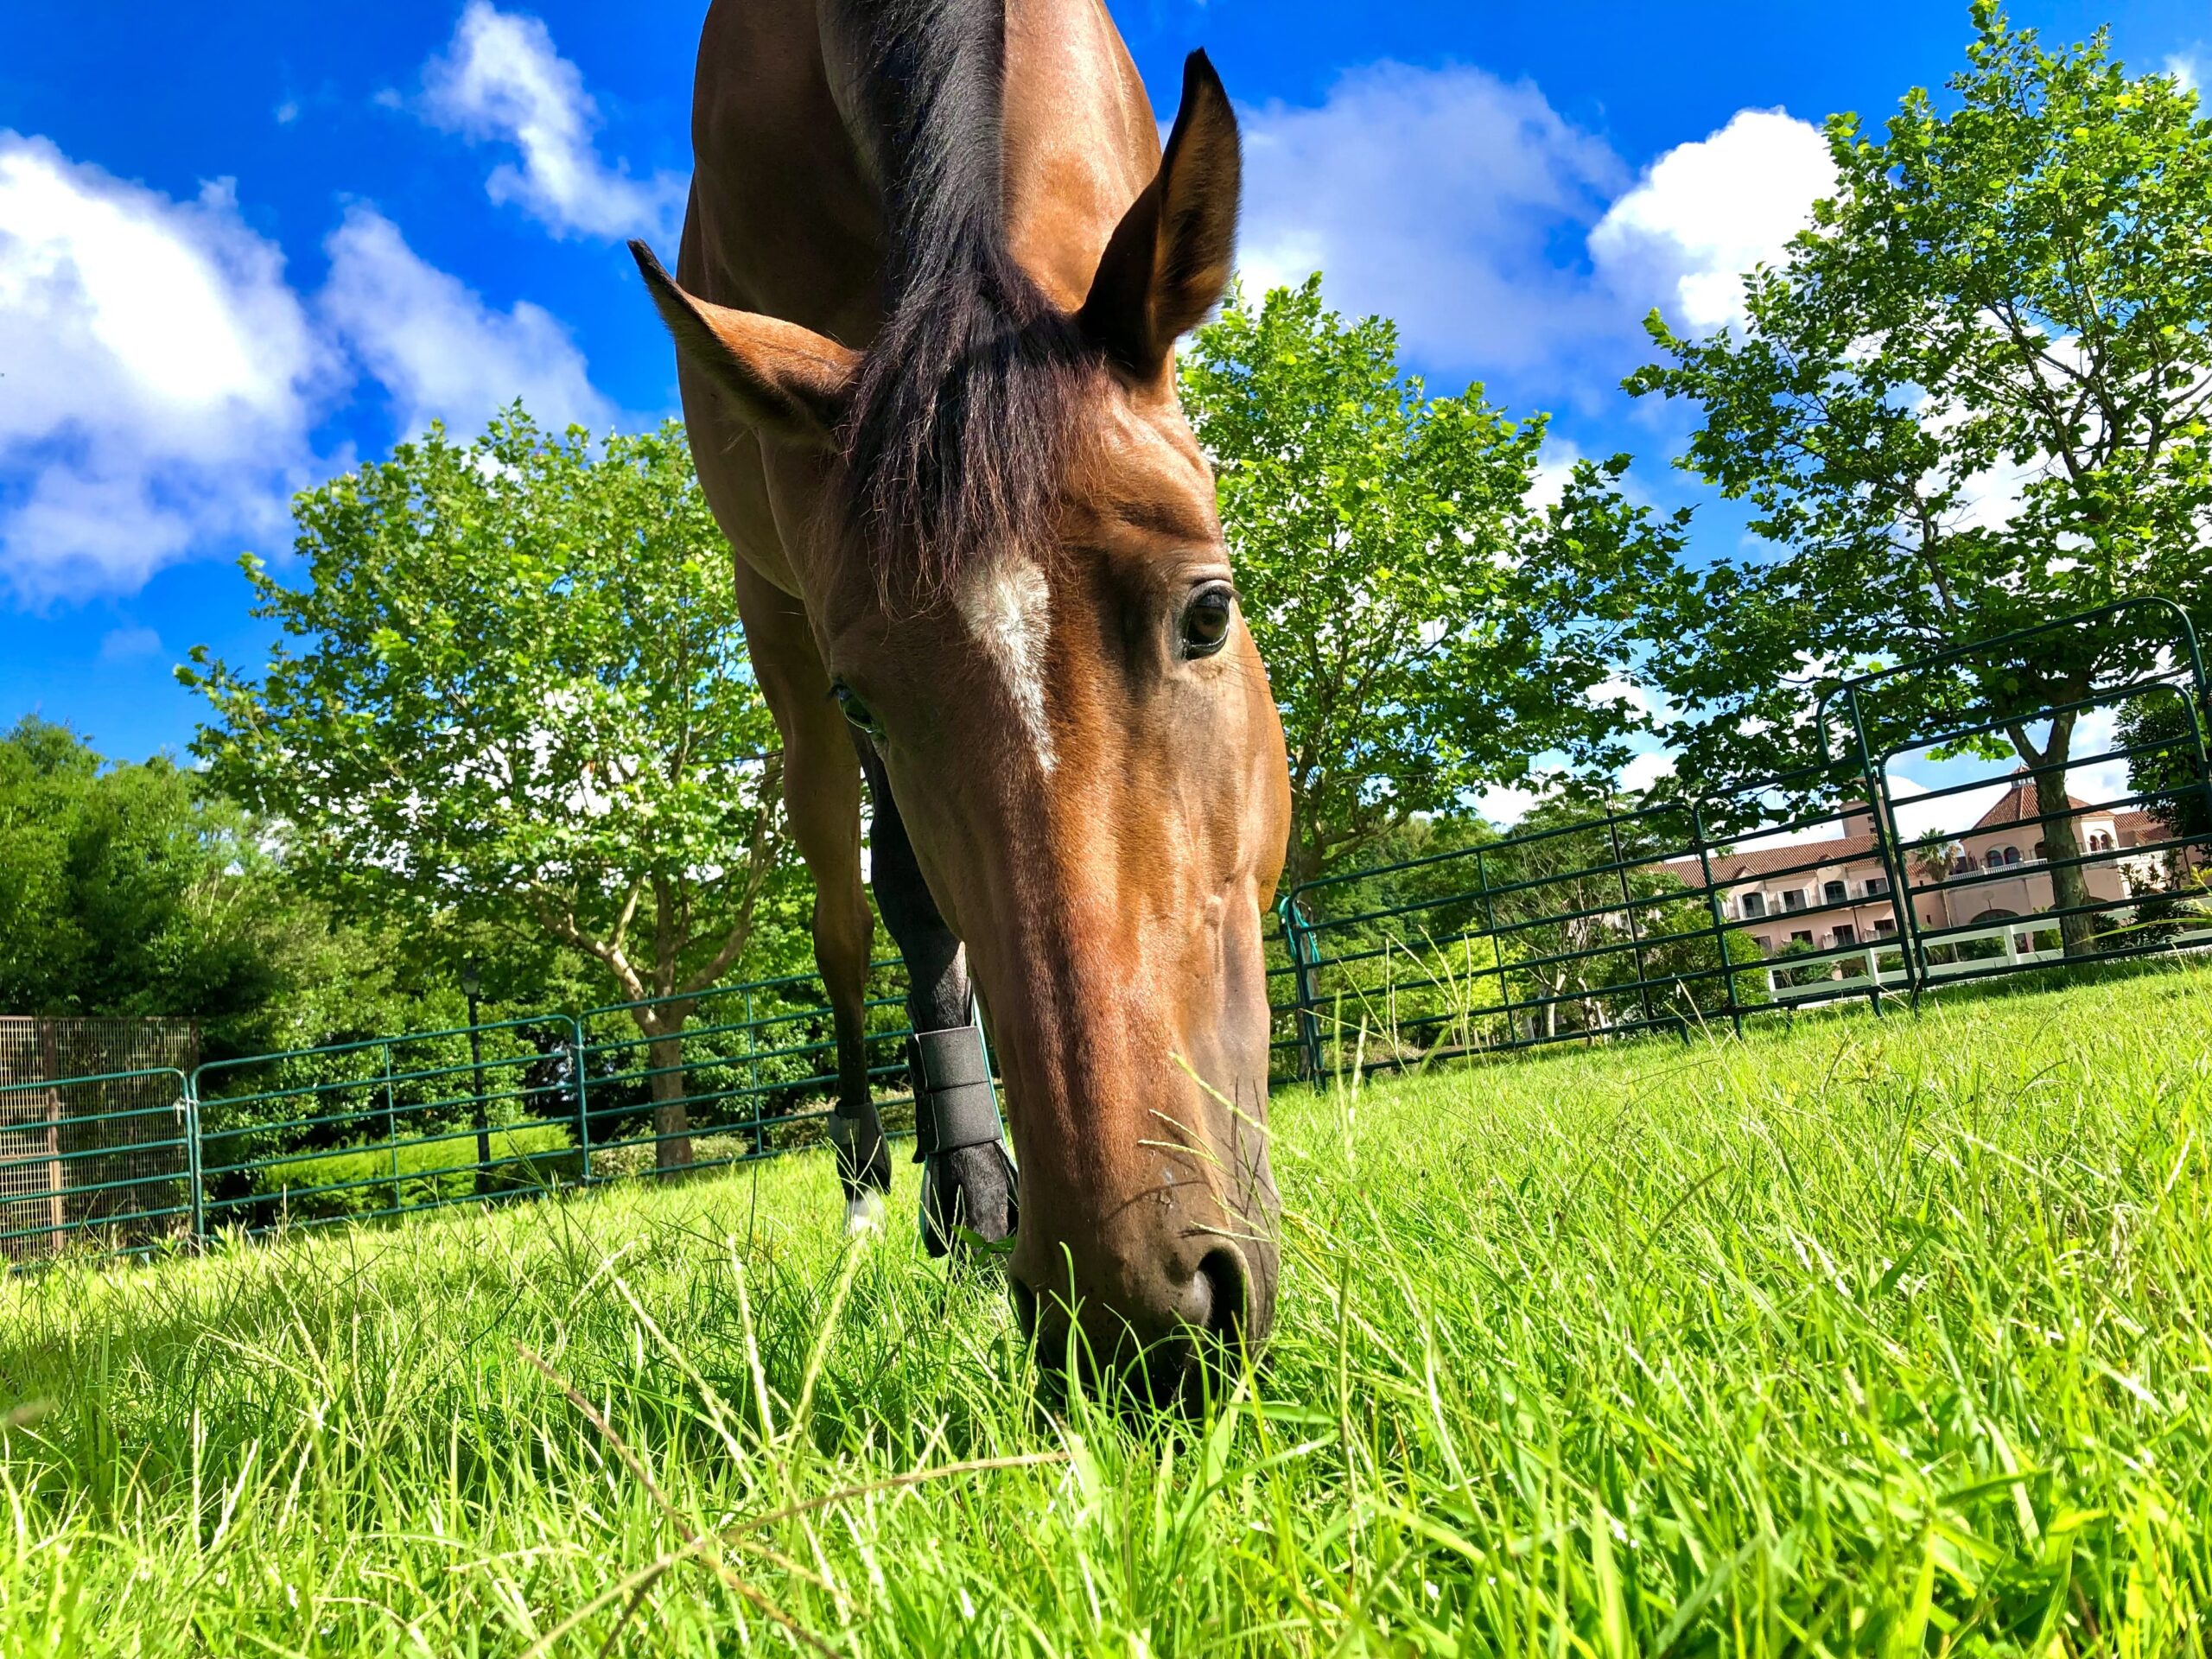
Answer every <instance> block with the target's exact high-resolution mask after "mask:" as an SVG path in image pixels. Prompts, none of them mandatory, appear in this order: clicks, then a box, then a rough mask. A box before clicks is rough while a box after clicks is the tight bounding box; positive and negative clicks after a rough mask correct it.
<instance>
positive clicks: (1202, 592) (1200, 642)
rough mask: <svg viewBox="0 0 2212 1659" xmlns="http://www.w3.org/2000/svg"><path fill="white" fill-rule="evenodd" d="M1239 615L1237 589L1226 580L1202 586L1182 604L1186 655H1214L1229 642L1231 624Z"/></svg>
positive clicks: (1184, 652) (1184, 651) (1184, 650)
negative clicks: (1237, 612) (1189, 600)
mask: <svg viewBox="0 0 2212 1659" xmlns="http://www.w3.org/2000/svg"><path fill="white" fill-rule="evenodd" d="M1235 619H1236V590H1235V589H1233V588H1230V585H1229V584H1228V583H1227V582H1208V583H1207V584H1206V585H1205V587H1203V588H1199V589H1198V592H1197V593H1195V594H1192V595H1191V602H1190V603H1189V604H1188V605H1186V606H1185V607H1183V654H1184V655H1185V657H1211V656H1212V655H1213V654H1214V652H1217V651H1219V650H1220V649H1221V648H1222V647H1223V646H1224V645H1227V644H1228V643H1229V625H1230V622H1232V621H1233V620H1235Z"/></svg>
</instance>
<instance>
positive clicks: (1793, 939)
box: [1789, 933, 1813, 944]
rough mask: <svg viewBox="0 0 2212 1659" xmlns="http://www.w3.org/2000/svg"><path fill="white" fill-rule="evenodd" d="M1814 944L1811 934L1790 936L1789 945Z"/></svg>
mask: <svg viewBox="0 0 2212 1659" xmlns="http://www.w3.org/2000/svg"><path fill="white" fill-rule="evenodd" d="M1812 942H1813V936H1812V935H1811V934H1810V933H1792V934H1791V935H1790V936H1789V943H1790V944H1811V943H1812Z"/></svg>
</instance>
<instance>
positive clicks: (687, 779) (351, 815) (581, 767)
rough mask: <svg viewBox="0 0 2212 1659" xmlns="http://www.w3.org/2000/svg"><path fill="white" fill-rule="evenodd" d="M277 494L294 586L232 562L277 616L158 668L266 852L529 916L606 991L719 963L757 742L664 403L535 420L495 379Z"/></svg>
mask: <svg viewBox="0 0 2212 1659" xmlns="http://www.w3.org/2000/svg"><path fill="white" fill-rule="evenodd" d="M295 514H296V519H297V522H298V526H299V536H298V540H297V542H296V555H297V556H298V558H299V559H300V560H301V561H302V563H303V564H304V567H305V575H306V578H307V580H306V582H305V584H304V585H303V586H302V587H299V588H291V587H287V586H286V585H284V584H283V582H280V581H279V580H277V577H276V576H275V575H272V574H271V573H270V571H269V569H267V567H265V566H264V565H263V564H262V563H260V562H259V561H257V560H255V559H252V558H251V557H249V558H247V559H246V560H245V561H243V562H242V568H243V569H244V570H245V575H246V579H247V581H248V582H251V584H252V586H253V588H254V592H255V595H256V599H257V607H256V609H257V614H258V615H261V616H264V617H269V618H271V619H273V620H276V621H277V623H278V624H279V625H280V626H281V628H282V630H283V635H284V638H285V639H286V641H287V642H289V644H288V646H287V647H286V648H283V649H280V650H278V651H277V652H275V653H274V654H273V655H272V656H271V658H270V661H269V663H268V664H267V665H266V668H265V670H264V673H263V674H262V676H261V677H260V678H259V679H257V680H254V679H249V678H247V677H245V676H244V675H242V674H239V673H238V672H235V671H232V669H231V668H230V667H229V666H228V665H226V664H222V663H220V662H213V661H210V660H209V659H208V658H207V656H206V654H205V653H204V652H194V657H193V661H192V664H190V665H189V666H188V667H187V668H185V669H183V670H181V671H180V677H181V678H182V679H183V681H184V682H185V683H187V684H188V685H190V686H193V687H194V688H195V689H197V690H200V692H201V693H203V694H204V695H205V696H207V699H208V702H209V704H210V707H211V709H213V714H214V715H215V722H214V723H213V725H211V726H209V727H207V728H203V729H202V731H201V734H200V738H199V739H198V740H197V741H196V742H195V744H194V750H195V753H198V754H200V756H201V757H202V758H203V759H204V760H206V761H207V764H208V767H209V771H210V773H211V775H212V776H213V779H215V781H216V782H217V783H218V784H219V785H220V786H221V787H222V788H224V789H226V790H227V791H231V792H232V793H233V794H235V795H236V796H237V797H238V798H240V799H242V800H244V801H245V802H247V803H248V804H251V806H252V807H253V808H254V809H255V810H257V811H259V812H262V813H264V814H266V815H268V816H269V817H272V818H274V819H276V820H277V821H279V822H281V823H283V825H284V826H285V842H286V853H285V856H286V860H287V862H288V864H289V867H290V868H291V869H292V870H293V871H294V873H295V874H297V875H298V876H299V877H300V878H301V879H302V880H304V881H306V882H307V883H308V885H309V886H310V887H313V888H315V889H316V890H317V891H319V892H321V893H324V894H326V895H327V896H328V897H329V898H330V899H333V900H334V902H335V903H337V904H338V905H339V906H340V908H341V909H343V910H346V911H347V912H354V913H365V914H371V915H376V916H381V917H385V918H391V919H394V920H397V921H399V922H401V923H403V924H404V925H407V926H409V927H410V928H416V929H422V928H446V927H453V926H468V925H494V926H499V927H504V928H506V929H509V930H513V931H526V932H536V933H540V934H543V935H546V936H550V937H551V938H554V939H556V940H558V941H559V942H561V943H563V944H568V945H569V946H572V947H574V948H575V949H578V950H584V951H586V952H588V953H589V954H590V955H592V956H594V957H597V958H598V959H599V960H600V961H601V963H602V964H603V965H604V966H605V967H606V968H607V970H608V971H609V973H610V974H611V975H612V976H613V978H614V980H615V982H616V983H617V985H618V986H619V987H620V989H621V990H622V991H623V992H624V993H625V994H626V995H632V996H645V995H667V994H669V993H671V992H674V991H678V990H683V989H689V988H696V983H703V982H708V980H710V979H711V978H712V977H714V976H718V975H719V974H720V973H721V971H722V969H726V968H727V967H728V965H729V963H730V962H731V961H732V960H733V959H734V955H735V953H736V951H738V950H741V949H742V947H743V944H744V941H745V938H746V937H747V932H748V931H749V929H750V926H751V924H752V919H753V912H754V908H755V906H756V904H757V901H758V899H759V898H760V893H761V890H762V887H763V884H764V883H765V882H766V880H767V878H768V877H769V875H770V874H772V872H773V870H774V868H775V867H776V865H777V861H778V859H779V854H780V847H781V839H780V830H779V808H780V800H779V794H780V789H779V778H780V771H779V757H778V756H777V755H776V753H774V751H775V745H776V737H775V731H774V727H773V725H772V722H771V721H770V720H769V718H768V715H767V711H766V707H765V705H764V704H763V703H762V702H761V700H760V696H759V692H758V690H757V688H756V687H755V686H754V684H753V678H752V672H751V668H750V664H749V663H748V662H747V658H746V654H745V648H744V643H743V637H742V634H741V631H740V628H739V624H738V619H737V613H736V599H735V594H734V590H733V588H732V585H731V582H730V575H729V567H728V556H729V555H728V549H727V546H726V544H725V543H723V542H722V540H721V533H720V531H718V530H717V529H716V527H715V523H714V521H713V518H711V516H710V515H709V512H708V511H707V508H706V505H705V503H704V501H703V500H702V498H701V496H700V493H699V489H698V485H697V481H696V478H695V477H694V475H693V473H692V469H691V461H690V452H689V449H688V448H687V447H686V445H685V442H684V438H683V431H682V429H681V428H680V427H679V426H677V424H676V423H669V424H668V425H666V426H664V427H663V428H661V429H659V430H658V431H655V432H650V433H645V434H641V435H635V436H619V435H618V436H612V437H609V438H607V439H606V440H604V441H603V442H598V441H594V440H593V439H592V438H590V437H589V435H587V434H585V433H583V432H582V431H581V430H578V429H570V430H569V432H568V433H567V434H566V435H563V436H562V437H560V438H557V439H556V438H555V437H553V436H551V435H548V434H545V433H543V432H541V431H540V430H539V429H537V426H536V425H535V424H534V423H531V420H530V419H529V417H528V416H526V415H525V414H524V413H523V412H522V410H521V409H520V408H519V406H518V407H517V408H515V409H513V410H510V411H508V412H507V413H506V414H505V415H503V416H499V418H498V419H496V420H495V421H494V422H493V423H492V425H491V427H490V429H488V430H487V431H486V433H485V434H484V435H483V436H482V437H480V438H479V439H477V440H476V441H475V442H472V443H467V444H461V443H456V442H454V441H453V440H452V439H451V438H450V437H449V436H448V435H447V434H446V432H445V431H444V430H443V429H442V428H438V427H433V428H432V429H431V430H430V431H429V433H428V434H427V435H425V436H424V437H423V438H422V439H420V440H418V441H416V442H408V443H403V444H401V445H400V446H399V447H398V448H396V449H395V450H394V451H393V452H392V454H391V458H390V459H388V460H386V461H381V462H378V463H374V464H371V465H366V466H363V467H359V469H357V470H356V471H355V472H353V473H352V474H347V475H346V476H344V477H341V478H338V479H334V480H331V481H330V482H329V483H327V484H325V485H323V486H321V487H320V488H317V489H315V490H310V491H308V492H306V493H303V494H302V495H301V496H300V497H299V499H298V500H297V501H296V504H295ZM641 938H642V939H643V940H644V941H645V944H642V945H640V944H639V943H637V941H638V940H639V939H641ZM701 976H705V978H702V977H701Z"/></svg>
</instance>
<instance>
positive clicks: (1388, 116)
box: [1240, 63, 1628, 367]
mask: <svg viewBox="0 0 2212 1659" xmlns="http://www.w3.org/2000/svg"><path fill="white" fill-rule="evenodd" d="M1240 121H1241V125H1242V127H1243V137H1244V219H1243V225H1244V230H1243V245H1242V249H1241V265H1242V270H1243V276H1244V278H1245V282H1246V284H1247V286H1248V287H1250V288H1253V289H1264V288H1267V287H1270V286H1273V285H1274V284H1276V283H1295V282H1299V281H1301V280H1303V279H1304V277H1306V275H1307V274H1308V273H1309V272H1311V271H1313V270H1321V271H1323V272H1325V275H1326V277H1327V281H1328V287H1329V295H1330V299H1331V302H1332V304H1334V305H1336V306H1338V307H1339V308H1343V309H1344V310H1347V311H1350V312H1353V313H1359V314H1364V313H1379V314H1381V315H1384V316H1388V317H1391V318H1394V319H1395V321H1397V323H1398V325H1399V329H1400V332H1401V335H1402V340H1403V342H1404V345H1405V346H1406V348H1407V351H1408V353H1409V354H1410V355H1412V356H1414V357H1415V358H1417V359H1421V360H1424V361H1427V362H1429V363H1433V364H1440V365H1450V366H1454V367H1467V366H1501V367H1525V366H1529V365H1537V364H1541V363H1544V362H1547V361H1548V360H1549V359H1552V358H1553V357H1554V355H1555V354H1557V353H1559V352H1560V350H1561V349H1562V348H1565V347H1571V346H1573V343H1575V342H1577V341H1579V340H1581V339H1583V338H1584V337H1586V336H1587V335H1589V334H1592V332H1605V331H1609V330H1613V329H1616V328H1617V327H1618V319H1617V317H1616V316H1615V313H1616V311H1617V308H1616V307H1614V306H1612V305H1611V303H1610V302H1607V301H1606V300H1605V297H1604V296H1599V295H1597V294H1595V293H1594V292H1592V290H1591V289H1590V288H1589V285H1588V284H1587V283H1586V282H1584V281H1582V280H1580V279H1579V278H1576V277H1573V275H1572V274H1571V273H1567V272H1563V271H1561V270H1559V269H1558V268H1557V266H1556V265H1555V264H1554V243H1555V238H1556V233H1557V232H1558V230H1559V228H1560V226H1562V225H1566V226H1577V227H1579V226H1587V225H1590V224H1593V223H1595V222H1596V220H1597V219H1598V217H1599V213H1601V212H1602V211H1603V209H1604V207H1605V202H1606V200H1608V199H1609V198H1610V197H1611V195H1612V194H1614V192H1616V191H1617V190H1618V189H1619V188H1621V187H1622V186H1623V185H1624V184H1625V183H1626V182H1627V176H1628V175H1627V169H1626V168H1625V167H1624V166H1623V164H1622V162H1621V161H1620V159H1619V157H1618V156H1616V155H1615V154H1614V153H1613V151H1612V149H1611V147H1610V146H1609V145H1607V144H1606V143H1605V141H1604V140H1603V139H1601V138H1599V137H1596V136H1595V135H1593V134H1591V133H1588V132H1586V131H1584V130H1581V129H1580V128H1579V127H1576V126H1575V125H1573V124H1572V123H1570V122H1568V121H1567V119H1566V118H1563V117H1562V116H1560V114H1559V112H1558V111H1555V110H1554V109H1553V108H1552V106H1551V105H1550V104H1549V103H1548V101H1547V100H1546V99H1545V97H1544V95H1543V93H1542V92H1541V91H1539V90H1538V89H1537V88H1536V87H1535V86H1534V85H1532V84H1530V83H1529V82H1527V81H1522V82H1519V83H1513V84H1509V83H1507V82H1505V81H1503V80H1500V79H1497V77H1496V76H1494V75H1491V74H1488V73H1484V71H1482V70H1480V69H1473V68H1465V67H1452V68H1445V69H1437V70H1425V69H1416V68H1413V67H1408V66H1407V65H1404V64H1395V63H1382V64H1376V65H1373V66H1371V67H1367V68H1363V69H1357V70H1354V71H1352V72H1351V73H1348V74H1346V75H1345V76H1344V78H1343V79H1340V80H1339V81H1338V83H1337V84H1336V86H1334V87H1333V88H1332V91H1331V92H1330V94H1329V97H1328V99H1327V101H1326V102H1325V103H1324V104H1322V105H1320V106H1319V107H1318V108H1313V107H1306V106H1297V105H1286V104H1281V103H1274V104H1268V105H1263V106H1262V107H1260V108H1258V109H1247V110H1245V111H1242V112H1241V116H1240Z"/></svg>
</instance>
